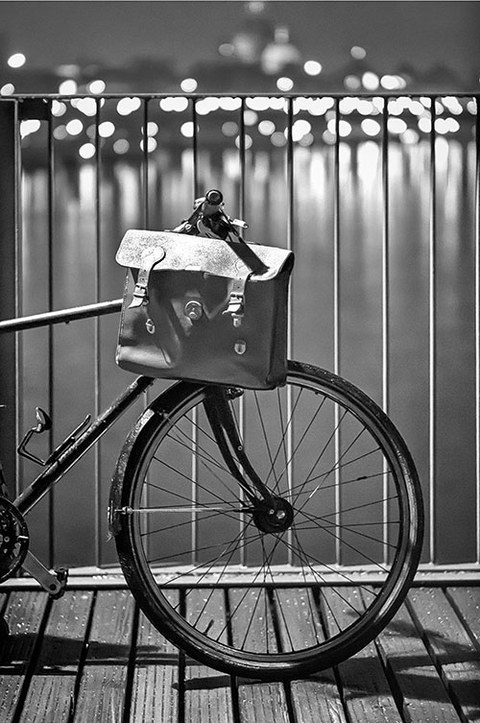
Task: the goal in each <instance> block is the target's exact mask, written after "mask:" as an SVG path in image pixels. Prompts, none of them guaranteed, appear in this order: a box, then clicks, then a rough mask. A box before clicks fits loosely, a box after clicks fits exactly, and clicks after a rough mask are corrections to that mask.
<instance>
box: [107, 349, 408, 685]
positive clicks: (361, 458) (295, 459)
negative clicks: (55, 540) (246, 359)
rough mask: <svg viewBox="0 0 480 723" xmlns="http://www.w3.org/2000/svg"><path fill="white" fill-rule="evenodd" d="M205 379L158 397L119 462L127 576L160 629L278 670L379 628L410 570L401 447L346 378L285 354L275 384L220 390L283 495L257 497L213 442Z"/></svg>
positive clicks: (219, 664) (267, 671)
mask: <svg viewBox="0 0 480 723" xmlns="http://www.w3.org/2000/svg"><path fill="white" fill-rule="evenodd" d="M208 392H209V388H208V387H203V386H200V385H198V386H197V385H178V388H177V390H176V391H175V392H173V393H172V395H171V397H170V401H169V402H167V404H165V401H164V398H163V397H160V398H159V400H158V402H154V403H153V405H152V407H151V410H150V412H149V415H148V423H146V424H145V425H143V426H142V425H140V427H139V429H140V432H139V433H138V436H137V438H136V440H135V442H134V444H133V447H132V448H131V451H130V456H129V460H128V462H127V464H126V465H125V464H122V470H125V474H124V477H123V479H122V508H123V510H124V511H123V515H122V524H121V529H120V532H119V533H118V534H117V536H116V542H117V547H118V552H119V556H120V560H121V562H122V565H123V568H124V571H125V574H126V577H127V580H128V582H129V584H130V586H131V587H132V590H133V592H134V594H135V596H136V597H137V599H138V601H139V603H140V605H141V607H142V609H143V610H144V612H145V613H146V614H147V616H148V617H149V618H150V619H151V620H152V622H153V623H154V624H155V625H156V626H157V627H158V628H159V629H160V630H161V631H162V632H163V633H164V634H165V635H166V637H168V638H169V639H170V640H171V641H172V642H174V643H175V644H176V645H178V646H179V647H181V648H182V649H183V650H185V651H186V652H187V653H189V654H190V655H191V656H192V657H194V658H195V659H197V660H200V661H202V662H205V663H207V664H209V665H211V666H212V667H216V668H218V669H220V670H225V671H227V672H230V673H236V674H242V675H249V676H251V677H259V678H265V679H272V678H288V677H293V676H295V675H299V674H305V673H308V672H311V671H314V670H319V669H321V668H325V667H328V666H330V665H333V664H335V663H337V662H339V661H340V660H343V659H345V658H346V657H348V656H350V655H352V654H353V653H355V652H357V651H358V650H359V649H361V648H362V647H363V646H364V645H365V644H367V643H368V642H369V641H370V640H372V639H373V637H375V635H376V634H378V632H379V631H380V630H381V629H382V628H383V627H384V625H385V624H386V623H387V622H388V621H389V620H390V619H391V617H392V616H393V614H394V613H395V611H396V610H397V609H398V607H399V605H400V604H401V602H402V600H403V598H404V596H405V594H406V591H407V589H408V586H409V584H410V582H411V579H412V577H413V574H414V572H415V569H416V566H417V563H418V556H419V551H420V544H421V536H422V511H421V501H420V493H419V486H418V481H417V478H416V473H415V469H414V466H413V463H412V461H411V459H410V456H409V454H408V451H407V449H406V447H405V445H404V443H403V441H402V439H401V437H400V436H399V434H398V432H397V431H396V429H395V428H394V427H393V425H392V424H391V422H390V421H389V420H388V418H387V417H386V416H385V415H384V414H383V413H382V412H381V410H380V409H379V408H378V407H377V406H376V405H375V404H374V403H373V402H372V401H371V400H370V399H368V397H366V396H365V395H364V394H363V393H362V392H360V391H359V390H358V389H356V388H355V387H354V386H352V385H350V384H349V383H347V382H345V381H344V380H342V379H340V378H339V377H336V376H335V375H333V374H330V373H327V372H324V371H322V370H319V369H316V368H313V367H310V366H306V365H301V364H298V363H290V373H289V377H288V382H287V385H286V386H285V387H282V388H280V389H277V390H274V391H265V392H259V391H245V392H244V393H243V394H242V395H241V396H240V397H238V398H237V399H233V400H232V401H231V402H230V404H231V406H232V408H233V410H234V417H235V420H236V425H237V428H238V431H239V434H240V437H241V439H242V441H243V446H244V448H245V450H246V452H247V455H248V457H249V459H250V461H251V462H252V464H253V465H254V467H255V470H256V471H257V473H258V475H259V477H260V478H261V479H262V480H263V481H264V483H265V484H266V485H267V486H268V487H269V488H270V489H271V491H272V493H273V494H274V495H275V498H276V499H278V500H279V501H280V502H278V505H277V506H276V509H275V510H272V509H267V508H262V509H261V511H260V512H259V511H258V509H257V510H256V511H255V512H254V511H253V507H252V504H251V501H250V500H249V499H247V497H246V495H245V493H244V491H243V490H242V489H241V487H240V485H239V484H238V481H237V480H236V479H234V478H233V477H232V475H231V473H230V472H229V470H228V468H227V465H226V463H225V460H223V458H222V455H221V453H220V451H219V449H218V447H217V446H216V444H215V440H214V437H213V434H212V430H211V429H210V427H209V424H208V421H207V417H206V414H205V411H204V409H203V401H204V399H205V395H207V394H208ZM167 399H168V397H167ZM152 412H153V414H152ZM272 520H273V522H272ZM172 590H175V591H177V592H176V597H175V599H174V601H173V602H172V596H171V594H170V593H171V591H172Z"/></svg>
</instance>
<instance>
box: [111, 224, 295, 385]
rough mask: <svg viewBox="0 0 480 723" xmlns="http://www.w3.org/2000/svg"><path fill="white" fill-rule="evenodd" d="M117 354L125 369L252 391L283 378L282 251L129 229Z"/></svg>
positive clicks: (122, 253)
mask: <svg viewBox="0 0 480 723" xmlns="http://www.w3.org/2000/svg"><path fill="white" fill-rule="evenodd" d="M116 260H117V262H118V263H119V264H120V265H121V266H124V267H127V268H128V269H129V270H128V271H127V278H126V284H125V292H124V298H123V307H122V313H121V321H120V330H119V338H118V347H117V355H116V361H117V364H118V365H119V366H120V367H121V368H122V369H126V370H128V371H132V372H135V373H139V374H144V375H146V376H152V377H160V378H167V379H186V380H196V381H203V382H208V383H213V384H225V385H229V386H239V387H245V388H250V389H271V388H274V387H276V386H279V385H282V384H284V383H285V378H286V371H287V353H286V347H287V298H288V284H289V278H290V274H291V271H292V267H293V253H292V252H291V251H289V250H286V249H281V248H276V247H271V246H261V245H256V244H247V243H245V241H243V240H241V239H240V240H238V241H237V240H236V241H226V240H222V239H217V238H213V239H212V238H205V237H203V236H190V235H186V234H181V233H175V232H171V231H141V230H130V231H127V233H126V234H125V236H124V238H123V240H122V242H121V245H120V247H119V249H118V252H117V255H116Z"/></svg>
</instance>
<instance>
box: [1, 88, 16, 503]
mask: <svg viewBox="0 0 480 723" xmlns="http://www.w3.org/2000/svg"><path fill="white" fill-rule="evenodd" d="M0 158H1V159H2V162H1V163H0V238H1V239H2V263H1V264H0V284H1V286H0V288H1V289H2V304H1V307H0V318H5V319H11V318H12V317H16V316H18V315H19V283H20V274H19V245H20V223H19V218H20V214H19V204H20V198H19V196H20V170H19V169H20V147H19V135H18V101H14V100H2V102H1V103H0ZM17 338H18V335H17V334H7V335H5V337H4V338H3V339H2V343H1V344H0V377H1V379H2V388H1V391H2V399H1V403H2V405H4V407H3V408H0V419H1V421H2V434H0V459H1V460H2V462H3V467H4V473H5V477H6V480H7V481H8V482H9V483H10V485H11V486H9V491H10V493H11V494H12V495H14V496H17V495H18V494H19V492H20V475H19V466H18V459H17V455H16V446H17V445H16V440H17V439H18V426H19V421H18V411H19V410H18V387H19V376H20V375H19V369H18V364H19V353H18V341H17ZM0 469H1V468H0Z"/></svg>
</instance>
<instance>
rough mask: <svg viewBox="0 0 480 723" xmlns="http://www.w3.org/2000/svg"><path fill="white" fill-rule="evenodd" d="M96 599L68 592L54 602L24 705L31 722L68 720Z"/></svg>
mask: <svg viewBox="0 0 480 723" xmlns="http://www.w3.org/2000/svg"><path fill="white" fill-rule="evenodd" d="M92 599H93V593H92V592H87V591H67V592H66V593H65V595H64V597H62V598H60V599H59V600H57V601H55V602H54V603H53V606H52V609H51V611H50V615H49V619H48V623H47V626H46V629H45V633H44V637H43V640H42V647H41V650H40V654H39V658H38V661H37V664H36V668H35V671H34V676H33V678H32V681H31V683H30V686H29V689H28V694H27V697H26V700H25V704H24V706H23V712H22V716H23V717H24V719H25V720H28V721H29V723H36V722H37V721H38V723H45V721H49V720H52V721H53V720H54V721H55V723H57V721H58V722H59V723H60V721H67V720H68V716H69V713H70V710H71V709H72V706H73V701H74V691H75V681H76V677H77V672H78V664H79V661H80V658H81V654H82V648H83V645H84V638H85V631H86V628H87V622H88V617H89V614H90V608H91V604H92Z"/></svg>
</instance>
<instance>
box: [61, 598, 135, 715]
mask: <svg viewBox="0 0 480 723" xmlns="http://www.w3.org/2000/svg"><path fill="white" fill-rule="evenodd" d="M133 609H134V604H133V598H132V595H131V593H130V592H128V591H126V590H116V591H113V590H100V591H98V592H97V596H96V600H95V607H94V612H93V619H92V627H91V631H90V636H89V639H88V652H87V657H86V660H85V667H84V669H83V674H82V678H81V682H80V689H79V694H78V702H77V707H76V710H75V717H74V721H75V723H80V722H81V723H92V721H102V723H104V722H105V723H108V722H110V721H111V722H112V723H113V722H114V721H115V722H116V721H120V720H122V713H123V707H124V702H125V691H126V682H127V669H128V658H129V654H130V641H131V635H132V619H133Z"/></svg>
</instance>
